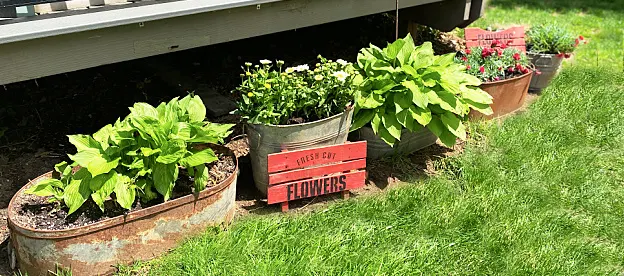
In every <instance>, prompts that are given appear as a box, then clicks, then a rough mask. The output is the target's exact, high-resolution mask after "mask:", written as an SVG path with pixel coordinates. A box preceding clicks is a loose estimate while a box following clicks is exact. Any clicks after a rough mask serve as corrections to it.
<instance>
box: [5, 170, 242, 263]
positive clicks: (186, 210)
mask: <svg viewBox="0 0 624 276" xmlns="http://www.w3.org/2000/svg"><path fill="white" fill-rule="evenodd" d="M236 170H238V165H236ZM50 177H51V172H49V173H47V174H44V175H42V176H40V177H38V178H36V179H34V180H32V181H31V182H29V183H28V184H27V185H25V186H24V187H23V188H22V189H21V190H20V191H19V192H18V193H23V192H24V189H26V188H27V187H29V186H31V185H33V184H34V183H37V182H38V181H41V180H43V179H47V178H50ZM236 179H237V173H233V174H232V175H231V176H229V177H228V178H227V179H226V180H225V181H223V182H222V183H220V184H219V185H217V186H214V187H211V188H208V189H206V190H204V191H202V192H200V193H199V195H198V196H197V197H196V196H195V195H188V196H185V197H181V198H178V199H174V200H171V201H168V202H165V203H162V204H159V205H156V206H152V207H149V208H145V209H141V210H138V211H134V212H130V213H129V214H127V215H125V216H118V217H115V218H110V219H107V220H104V221H101V222H98V223H95V224H91V225H87V226H83V227H78V228H72V229H66V230H53V231H50V230H37V229H33V228H30V227H27V226H23V225H19V224H17V223H16V222H15V221H13V220H12V218H13V217H15V214H14V213H13V212H15V211H14V208H13V204H14V202H13V200H11V202H10V203H9V216H8V223H9V227H10V230H11V237H10V241H11V246H12V249H13V252H14V254H15V257H16V258H17V263H18V267H19V269H20V270H21V271H22V272H27V273H28V275H47V271H48V270H52V271H53V270H54V268H55V264H60V265H61V266H63V267H69V268H71V270H72V272H73V275H104V274H111V273H113V272H115V268H114V267H113V266H114V265H117V264H126V263H131V262H133V261H136V260H148V259H151V258H154V257H157V256H158V255H160V254H162V253H164V252H166V251H167V250H169V249H171V248H173V247H174V246H176V245H177V244H178V243H179V242H181V241H182V240H184V239H185V238H187V237H189V236H190V235H193V234H197V233H200V232H202V231H204V230H205V229H206V227H208V226H217V225H227V224H229V222H230V221H231V220H232V218H233V216H234V210H235V196H236Z"/></svg>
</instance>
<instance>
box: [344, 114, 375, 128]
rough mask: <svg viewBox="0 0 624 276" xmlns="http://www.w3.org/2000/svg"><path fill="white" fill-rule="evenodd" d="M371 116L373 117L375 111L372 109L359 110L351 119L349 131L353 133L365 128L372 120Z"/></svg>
mask: <svg viewBox="0 0 624 276" xmlns="http://www.w3.org/2000/svg"><path fill="white" fill-rule="evenodd" d="M373 116H375V111H374V110H372V109H362V110H360V111H359V112H358V113H357V114H356V115H355V118H354V119H353V123H352V124H351V129H350V131H354V130H357V129H359V128H361V127H363V126H365V125H366V124H368V123H369V122H370V121H371V120H372V119H373Z"/></svg>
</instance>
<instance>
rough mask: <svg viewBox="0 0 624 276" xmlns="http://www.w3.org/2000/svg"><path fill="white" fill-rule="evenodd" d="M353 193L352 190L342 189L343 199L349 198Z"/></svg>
mask: <svg viewBox="0 0 624 276" xmlns="http://www.w3.org/2000/svg"><path fill="white" fill-rule="evenodd" d="M350 195H351V192H349V191H342V199H345V200H346V199H349V196H350Z"/></svg>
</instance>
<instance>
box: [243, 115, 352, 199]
mask: <svg viewBox="0 0 624 276" xmlns="http://www.w3.org/2000/svg"><path fill="white" fill-rule="evenodd" d="M352 118H353V108H351V107H349V108H347V110H346V111H345V112H343V113H341V114H338V115H335V116H332V117H329V118H327V119H323V120H318V121H315V122H310V123H304V124H298V125H283V126H278V125H258V124H253V125H247V136H248V137H249V157H250V159H251V167H252V170H253V178H254V182H255V183H256V187H257V188H258V190H259V191H260V192H261V193H262V194H264V195H266V193H267V187H268V182H269V175H268V171H267V170H268V167H267V156H268V155H269V154H271V153H276V152H281V151H282V150H300V149H308V148H313V147H318V146H329V145H339V144H343V143H344V142H346V141H347V135H348V134H349V128H350V127H351V120H352Z"/></svg>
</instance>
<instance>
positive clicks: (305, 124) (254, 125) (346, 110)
mask: <svg viewBox="0 0 624 276" xmlns="http://www.w3.org/2000/svg"><path fill="white" fill-rule="evenodd" d="M351 110H353V105H350V106H347V108H345V110H344V111H343V112H341V113H338V114H336V115H333V116H330V117H327V118H325V119H320V120H316V121H312V122H307V123H301V124H295V125H273V124H249V123H247V125H248V126H253V127H276V128H289V127H302V126H307V125H312V124H318V123H321V122H324V121H330V120H332V119H335V118H337V117H340V116H343V115H344V114H345V113H347V112H349V111H351Z"/></svg>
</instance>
